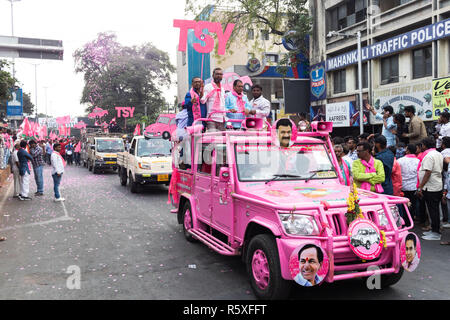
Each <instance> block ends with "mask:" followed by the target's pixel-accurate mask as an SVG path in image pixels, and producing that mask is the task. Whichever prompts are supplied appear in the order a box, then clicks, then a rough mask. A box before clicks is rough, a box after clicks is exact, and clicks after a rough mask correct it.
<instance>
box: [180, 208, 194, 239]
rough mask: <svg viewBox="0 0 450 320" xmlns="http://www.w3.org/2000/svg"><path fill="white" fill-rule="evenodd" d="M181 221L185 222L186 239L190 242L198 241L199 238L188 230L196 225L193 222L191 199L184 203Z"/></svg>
mask: <svg viewBox="0 0 450 320" xmlns="http://www.w3.org/2000/svg"><path fill="white" fill-rule="evenodd" d="M181 221H182V224H183V233H184V237H185V238H186V240H187V241H189V242H197V241H198V240H197V239H195V238H194V236H193V235H192V234H190V233H189V232H188V230H189V229H191V228H192V227H193V225H194V224H193V222H192V209H191V204H190V202H189V201H186V202H185V203H184V205H183V209H182V212H181Z"/></svg>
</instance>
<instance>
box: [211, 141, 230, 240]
mask: <svg viewBox="0 0 450 320" xmlns="http://www.w3.org/2000/svg"><path fill="white" fill-rule="evenodd" d="M223 167H225V168H227V167H228V161H227V146H226V144H225V143H223V144H216V145H215V146H214V154H213V173H212V189H211V191H212V209H213V210H212V221H213V224H214V226H215V228H217V229H219V230H220V231H221V232H223V233H225V234H227V235H230V233H231V224H232V223H233V220H232V210H233V200H232V197H231V186H230V182H229V181H220V176H219V173H220V169H221V168H223Z"/></svg>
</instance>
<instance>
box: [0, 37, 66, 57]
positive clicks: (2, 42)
mask: <svg viewBox="0 0 450 320" xmlns="http://www.w3.org/2000/svg"><path fill="white" fill-rule="evenodd" d="M2 57H3V58H14V59H18V58H28V59H43V60H63V57H64V48H63V42H62V41H61V40H48V39H36V38H23V37H11V36H0V58H2Z"/></svg>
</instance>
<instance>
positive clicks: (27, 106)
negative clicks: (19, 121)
mask: <svg viewBox="0 0 450 320" xmlns="http://www.w3.org/2000/svg"><path fill="white" fill-rule="evenodd" d="M23 113H27V114H34V103H33V102H31V98H30V94H28V93H26V92H24V93H23Z"/></svg>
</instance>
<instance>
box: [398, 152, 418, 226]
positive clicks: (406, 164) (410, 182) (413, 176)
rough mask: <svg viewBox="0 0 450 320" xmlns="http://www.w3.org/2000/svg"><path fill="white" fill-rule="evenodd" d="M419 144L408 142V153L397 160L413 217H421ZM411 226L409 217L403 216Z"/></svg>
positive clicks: (403, 189) (404, 191)
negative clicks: (418, 181) (417, 155)
mask: <svg viewBox="0 0 450 320" xmlns="http://www.w3.org/2000/svg"><path fill="white" fill-rule="evenodd" d="M416 150H417V146H416V145H415V144H408V145H407V147H406V155H405V156H404V157H401V158H400V159H398V160H397V162H398V164H399V165H400V168H401V171H402V192H403V193H404V195H405V197H406V198H408V199H409V201H410V202H411V208H410V213H411V216H412V218H413V219H414V218H417V219H418V218H419V217H418V215H419V202H418V201H417V197H416V191H417V168H418V167H419V161H420V160H419V159H418V158H417V157H416ZM403 218H404V220H405V222H406V223H407V224H408V226H409V219H407V218H406V217H403Z"/></svg>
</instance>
